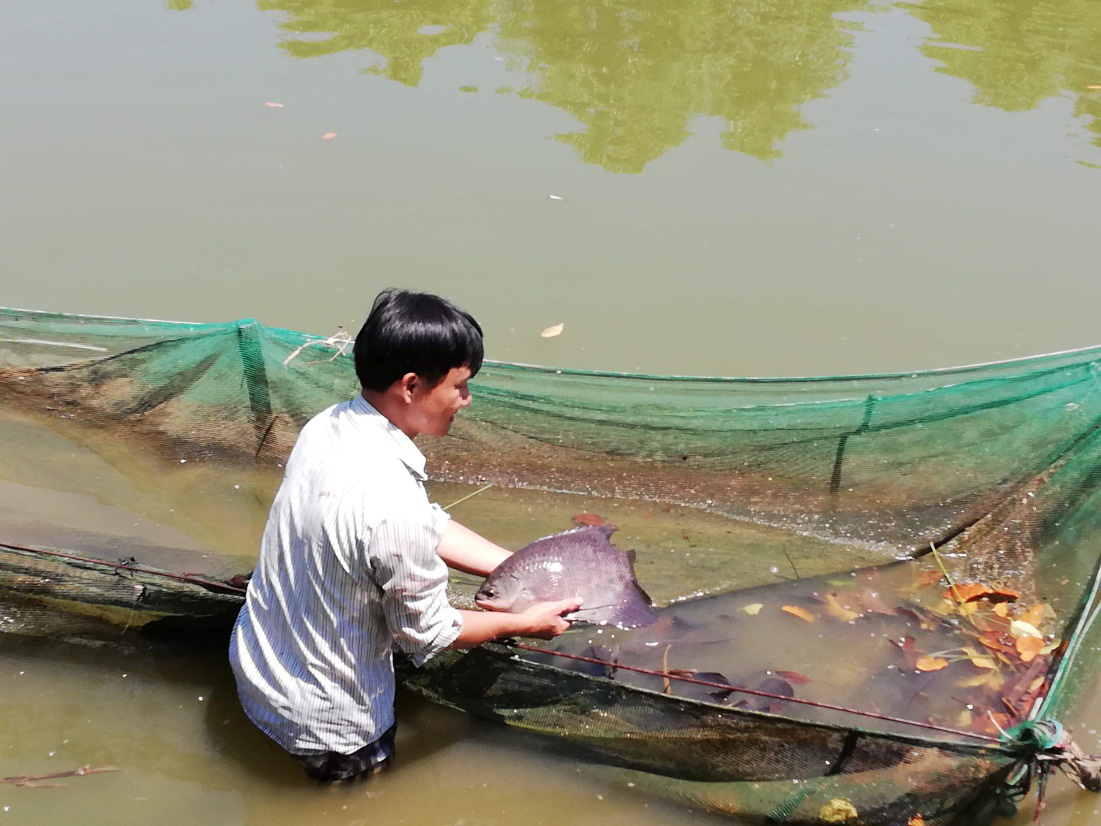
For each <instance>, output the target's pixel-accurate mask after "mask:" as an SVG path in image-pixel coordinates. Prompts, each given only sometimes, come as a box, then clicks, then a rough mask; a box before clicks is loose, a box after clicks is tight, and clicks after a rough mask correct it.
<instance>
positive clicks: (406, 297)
mask: <svg viewBox="0 0 1101 826" xmlns="http://www.w3.org/2000/svg"><path fill="white" fill-rule="evenodd" d="M353 353H354V355H355V367H356V376H358V377H359V381H360V384H362V385H363V390H364V395H365V396H368V397H369V400H370V401H372V403H374V404H375V406H376V407H379V410H380V412H382V413H383V414H384V415H386V416H387V418H390V419H391V421H394V423H395V424H397V425H398V426H399V427H401V429H402V430H404V431H405V432H406V433H408V434H409V435H416V434H418V433H428V434H431V435H435V436H444V435H446V434H447V431H448V430H449V429H450V427H451V421H452V420H453V419H454V417H455V413H457V412H458V411H459V410H461V409H462V408H463V407H466V406H467V405H468V404H469V403H470V391H469V390H467V387H466V382H467V380H468V379H469V378H470V377H471V376H473V375H474V374H475V373H477V372H478V370H479V369H480V368H481V366H482V355H483V347H482V328H481V327H479V326H478V322H477V321H475V320H474V318H473V317H472V316H471V315H470V314H469V313H467V312H464V311H463V310H460V309H459V308H458V307H456V306H455V305H454V304H452V303H451V302H449V301H446V300H445V299H442V298H440V297H439V296H437V295H431V294H430V293H412V292H407V291H405V290H393V289H391V290H383V291H382V292H381V293H379V295H378V297H377V298H376V299H375V303H374V305H373V306H372V307H371V312H370V314H369V315H368V316H367V321H366V322H365V323H364V325H363V328H362V329H361V330H360V331H359V335H357V336H356V342H355V347H354V349H353ZM384 396H385V397H386V399H385V400H384V398H383V397H384ZM379 405H384V406H386V408H387V409H385V410H384V409H382V407H380V406H379Z"/></svg>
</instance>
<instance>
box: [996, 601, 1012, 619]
mask: <svg viewBox="0 0 1101 826" xmlns="http://www.w3.org/2000/svg"><path fill="white" fill-rule="evenodd" d="M994 613H995V614H997V615H998V616H999V617H1007V616H1009V603H1008V602H998V603H995V604H994Z"/></svg>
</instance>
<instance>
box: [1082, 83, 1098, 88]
mask: <svg viewBox="0 0 1101 826" xmlns="http://www.w3.org/2000/svg"><path fill="white" fill-rule="evenodd" d="M1086 88H1087V89H1101V83H1091V84H1090V85H1089V86H1087V87H1086Z"/></svg>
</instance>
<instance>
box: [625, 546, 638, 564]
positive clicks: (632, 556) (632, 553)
mask: <svg viewBox="0 0 1101 826" xmlns="http://www.w3.org/2000/svg"><path fill="white" fill-rule="evenodd" d="M623 555H624V556H625V557H627V560H628V561H629V562H630V563H631V564H632V565H634V564H635V558H636V557H637V556H638V554H636V553H635V551H634V549H633V548H632V549H631V550H629V551H624V552H623Z"/></svg>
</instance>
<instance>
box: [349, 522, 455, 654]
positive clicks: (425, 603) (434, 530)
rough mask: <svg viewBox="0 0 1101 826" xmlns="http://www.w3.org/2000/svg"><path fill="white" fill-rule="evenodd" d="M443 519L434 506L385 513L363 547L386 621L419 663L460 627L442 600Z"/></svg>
mask: <svg viewBox="0 0 1101 826" xmlns="http://www.w3.org/2000/svg"><path fill="white" fill-rule="evenodd" d="M441 515H442V518H441ZM447 520H448V517H447V514H446V513H444V512H443V511H442V510H441V509H439V508H431V509H430V508H425V510H424V511H423V512H422V514H418V515H416V516H414V515H412V514H400V515H399V514H395V515H392V516H387V517H385V518H384V519H383V520H382V521H381V522H379V523H378V524H377V525H376V526H375V529H374V531H372V534H371V540H370V546H369V548H368V553H369V555H370V559H371V567H372V568H373V570H374V575H375V582H376V583H378V586H379V587H380V588H381V589H382V610H383V613H384V614H385V616H386V624H387V625H388V626H389V628H390V633H391V634H393V635H394V640H395V641H396V642H397V645H398V647H399V648H400V649H401V650H402V651H404V652H405V653H406V654H408V655H409V656H410V658H411V659H412V661H413V664H414V665H418V666H419V665H423V664H424V663H425V662H427V661H428V660H429V659H430V658H432V657H434V656H435V655H436V654H438V653H439V652H440V651H442V650H443V649H445V648H447V646H449V645H450V644H451V643H452V642H454V641H455V638H456V637H458V636H459V632H460V631H462V627H463V621H462V616H461V615H460V614H459V612H458V611H456V610H455V609H454V608H452V607H451V605H450V603H448V601H447V566H446V565H445V564H444V562H443V560H442V559H440V557H439V556H438V555H437V554H436V549H437V548H438V547H439V544H440V537H441V535H442V534H443V529H444V527H445V526H446V525H447Z"/></svg>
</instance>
